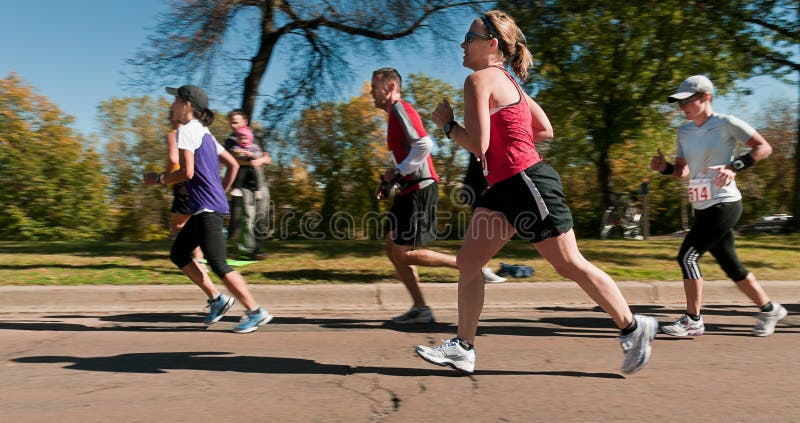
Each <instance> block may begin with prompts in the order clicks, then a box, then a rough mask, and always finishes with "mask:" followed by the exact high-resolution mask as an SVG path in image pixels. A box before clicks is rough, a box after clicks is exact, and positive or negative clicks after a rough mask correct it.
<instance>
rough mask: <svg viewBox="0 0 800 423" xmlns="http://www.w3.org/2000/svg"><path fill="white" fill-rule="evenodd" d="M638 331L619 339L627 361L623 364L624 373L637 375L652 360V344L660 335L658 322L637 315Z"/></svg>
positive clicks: (635, 316)
mask: <svg viewBox="0 0 800 423" xmlns="http://www.w3.org/2000/svg"><path fill="white" fill-rule="evenodd" d="M633 318H634V319H636V324H637V327H636V330H635V331H633V332H631V333H629V334H627V335H624V336H620V337H619V343H620V344H621V345H622V352H623V353H624V354H625V359H624V360H623V362H622V372H623V373H628V374H630V373H636V372H638V371H639V370H642V368H643V367H644V365H645V364H647V361H648V360H650V351H651V349H652V348H651V346H650V344H651V343H652V342H653V340H654V339H656V334H657V333H658V322H657V321H656V319H654V318H652V317H650V316H642V315H638V314H635V315H634V316H633Z"/></svg>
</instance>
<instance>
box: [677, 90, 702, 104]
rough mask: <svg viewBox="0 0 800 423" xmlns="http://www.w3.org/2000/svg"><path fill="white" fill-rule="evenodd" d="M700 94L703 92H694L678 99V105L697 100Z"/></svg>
mask: <svg viewBox="0 0 800 423" xmlns="http://www.w3.org/2000/svg"><path fill="white" fill-rule="evenodd" d="M702 95H703V93H695V94H692V95H690V96H689V97H686V98H684V99H683V100H678V106H680V107H683V106H685V105H687V104H689V103H691V102H693V101H695V100H697V99H698V98H700V96H702Z"/></svg>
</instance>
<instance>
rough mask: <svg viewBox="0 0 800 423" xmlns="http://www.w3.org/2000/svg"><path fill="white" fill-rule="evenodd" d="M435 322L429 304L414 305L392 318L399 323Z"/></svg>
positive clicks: (393, 321)
mask: <svg viewBox="0 0 800 423" xmlns="http://www.w3.org/2000/svg"><path fill="white" fill-rule="evenodd" d="M434 322H435V320H434V318H433V312H431V308H430V307H428V306H422V307H416V306H413V307H411V308H410V309H408V311H407V312H405V313H403V314H401V315H399V316H397V317H393V318H392V323H395V324H398V325H413V324H430V323H434Z"/></svg>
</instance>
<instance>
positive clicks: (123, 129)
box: [98, 96, 171, 240]
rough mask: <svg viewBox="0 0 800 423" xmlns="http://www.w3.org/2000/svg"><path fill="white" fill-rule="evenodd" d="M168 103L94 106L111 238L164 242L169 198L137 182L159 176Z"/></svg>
mask: <svg viewBox="0 0 800 423" xmlns="http://www.w3.org/2000/svg"><path fill="white" fill-rule="evenodd" d="M168 111H169V102H168V101H167V100H166V99H164V98H160V99H154V98H152V97H148V96H144V97H125V98H112V99H109V100H106V101H103V102H102V103H101V104H100V105H99V106H98V121H99V122H100V128H101V134H100V137H101V139H102V141H103V142H104V145H105V155H104V171H105V173H106V175H107V176H108V178H109V181H110V187H109V193H108V198H109V199H110V202H111V211H110V216H111V219H112V220H113V229H112V231H111V232H112V237H113V238H115V239H122V240H149V239H159V238H166V236H167V235H168V231H167V225H168V221H169V204H170V196H169V195H170V193H169V192H168V190H166V189H164V188H163V187H161V186H156V187H151V186H145V185H144V184H143V183H142V174H143V173H144V172H146V171H153V172H164V171H165V163H166V159H167V147H166V143H165V141H164V136H165V134H166V132H167V131H169V130H170V129H171V128H170V127H169V121H168V116H169V115H168Z"/></svg>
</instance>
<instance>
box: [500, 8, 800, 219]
mask: <svg viewBox="0 0 800 423" xmlns="http://www.w3.org/2000/svg"><path fill="white" fill-rule="evenodd" d="M712 3H713V4H712ZM719 3H720V2H702V1H689V2H686V1H678V0H666V1H660V2H651V3H647V4H644V3H639V2H618V1H610V0H607V1H606V0H603V1H588V0H577V1H569V2H557V1H547V0H542V1H531V0H508V1H501V2H499V6H498V7H499V8H501V9H505V10H510V11H513V15H514V17H515V18H516V20H517V22H518V23H519V24H520V26H521V27H522V28H523V31H524V33H525V34H526V36H527V40H528V46H529V48H530V49H531V51H532V52H534V54H535V58H536V60H537V63H538V68H537V69H536V70H535V72H533V74H532V75H533V78H532V86H533V87H535V88H536V89H537V90H538V93H537V101H539V102H540V103H541V104H542V106H543V107H544V109H545V111H546V112H547V113H548V115H549V116H550V118H551V120H552V121H553V126H554V128H555V134H556V142H555V143H554V145H555V146H556V147H553V148H552V150H551V152H550V154H552V155H553V156H555V157H554V158H555V159H556V162H557V164H558V166H557V167H558V169H559V171H562V172H564V171H565V170H566V169H567V168H568V167H569V166H575V167H577V168H579V169H582V171H589V170H590V169H591V168H592V167H593V168H594V171H595V172H596V178H592V179H596V181H597V185H596V187H595V190H594V192H595V193H596V194H595V195H593V197H594V199H595V201H597V202H598V203H599V204H602V205H603V207H598V208H597V210H596V211H595V216H599V215H600V214H601V213H602V210H603V209H604V208H605V205H607V204H608V203H609V200H610V198H609V195H608V194H607V193H608V192H611V191H619V190H620V189H621V187H618V186H617V185H618V184H617V183H616V182H617V181H615V178H619V175H620V174H617V173H614V172H613V169H612V162H613V156H612V152H613V151H614V148H615V146H620V145H623V144H624V143H626V142H628V141H629V140H636V141H637V143H641V142H646V141H645V140H646V138H645V137H646V136H652V135H653V134H652V128H658V127H663V128H665V129H667V130H674V129H672V128H670V123H671V121H670V119H669V115H668V114H665V110H664V108H663V107H659V106H658V105H660V104H663V103H664V101H665V98H666V96H667V95H668V94H669V93H671V92H672V90H674V89H675V87H676V86H677V85H678V83H680V81H681V80H683V79H684V78H686V77H687V76H689V75H693V74H706V75H709V76H710V77H711V79H712V80H713V81H714V83H715V85H716V87H717V93H718V94H721V93H725V92H726V91H728V90H731V89H734V88H735V85H734V83H735V81H737V80H740V79H745V78H747V77H749V76H751V75H753V74H756V73H760V72H773V71H777V69H778V68H779V66H777V65H774V62H767V61H765V60H763V57H765V56H767V55H770V54H771V55H772V56H775V57H777V56H778V55H780V52H779V51H778V52H777V53H776V48H778V50H779V45H778V46H776V45H773V44H769V42H764V41H763V39H762V38H760V36H761V34H762V32H761V31H759V30H756V29H754V28H755V27H754V26H753V25H754V24H753V23H752V22H749V21H748V19H744V18H743V17H742V16H739V17H738V18H735V17H733V16H732V15H731V14H729V13H722V12H723V11H730V10H740V11H741V13H744V14H745V15H747V16H748V17H751V18H752V17H755V16H757V15H758V16H762V17H763V16H765V15H766V16H769V13H770V11H771V8H774V7H778V6H781V5H783V6H784V7H788V3H787V2H785V1H783V2H781V1H777V2H776V1H771V2H759V3H758V4H757V6H755V7H754V6H752V5H751V4H750V3H747V2H742V1H735V0H731V1H728V2H723V3H724V7H718V6H720V5H719ZM741 13H740V14H741ZM795 13H796V11H795ZM761 28H764V27H763V26H762V27H761ZM794 34H795V35H794V37H796V32H795V33H794ZM773 39H774V38H773ZM795 39H796V38H795ZM784 56H785V54H784ZM646 134H647V135H646ZM565 136H566V137H567V139H564V138H565ZM565 141H566V142H565ZM562 145H563V146H564V147H563V148H562V147H561V146H562ZM576 150H577V151H578V152H580V154H577V155H574V156H573V155H572V153H573V152H576ZM651 154H652V153H651ZM648 160H649V157H647V158H646V160H645V158H642V159H641V161H640V163H641V164H642V165H645V162H646V161H648ZM584 180H586V181H590V180H591V179H589V178H585V179H584ZM576 182H578V181H577V180H576ZM567 189H568V191H569V190H570V189H572V188H571V187H568V188H567ZM582 191H583V192H585V193H590V192H591V190H589V189H582ZM570 195H571V194H570ZM573 197H574V196H573ZM593 220H597V218H596V219H593Z"/></svg>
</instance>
